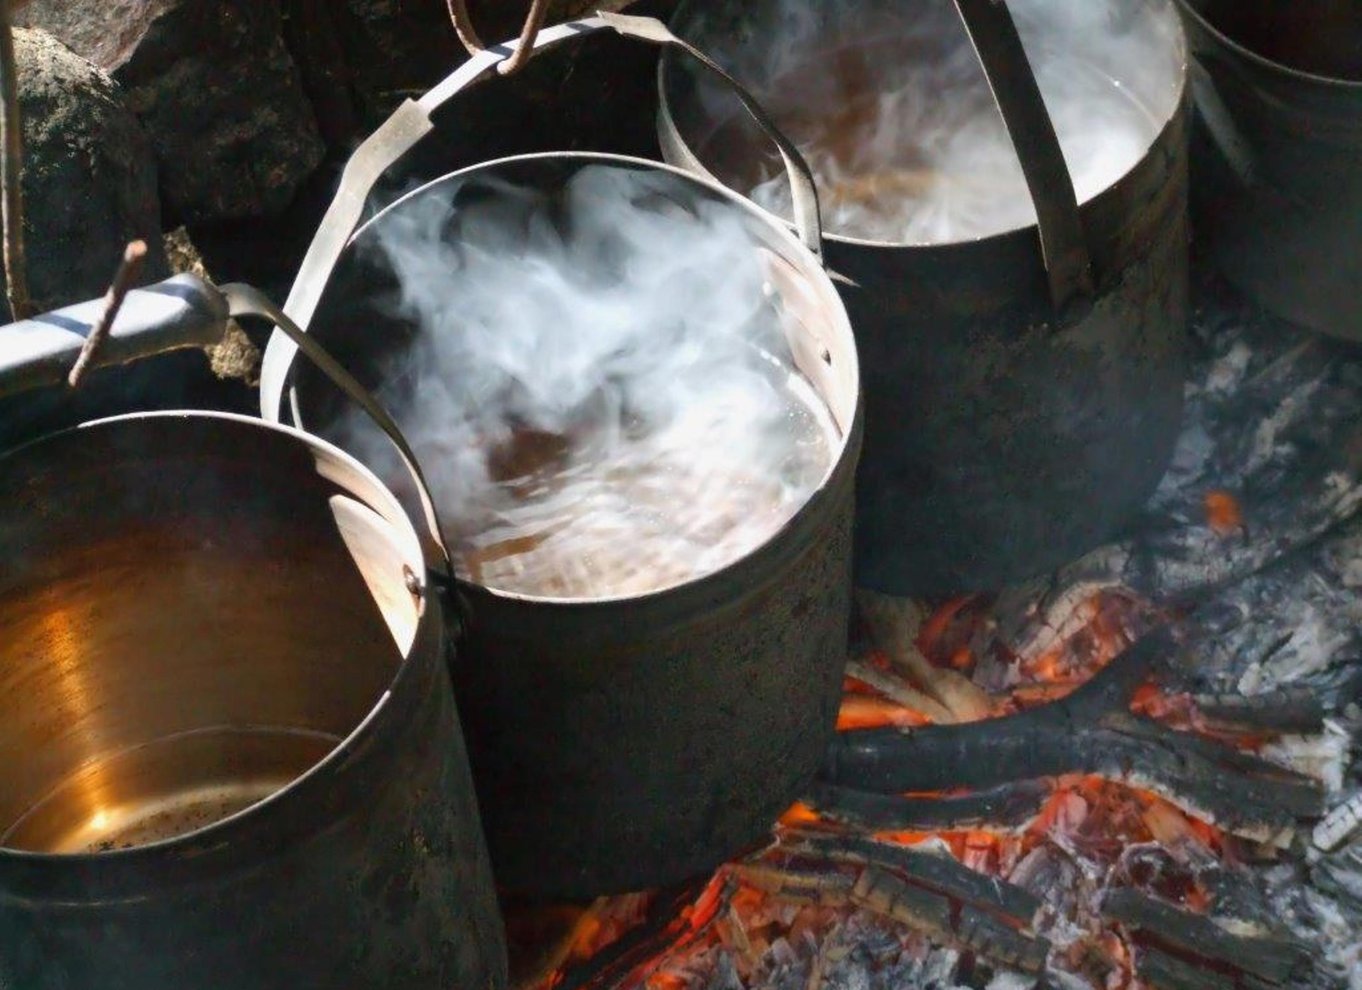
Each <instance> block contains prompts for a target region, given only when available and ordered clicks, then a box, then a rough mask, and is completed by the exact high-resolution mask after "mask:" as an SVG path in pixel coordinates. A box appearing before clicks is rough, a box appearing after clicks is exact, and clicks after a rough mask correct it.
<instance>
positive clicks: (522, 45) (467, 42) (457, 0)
mask: <svg viewBox="0 0 1362 990" xmlns="http://www.w3.org/2000/svg"><path fill="white" fill-rule="evenodd" d="M0 2H2V0H0ZM445 5H446V6H447V7H448V8H449V19H450V20H451V21H453V22H454V31H455V33H456V34H458V36H459V40H460V41H461V42H463V46H464V47H465V48H467V49H468V54H470V55H477V54H478V53H479V52H481V51H483V50H485V49H486V47H487V46H486V45H484V44H483V42H482V38H481V36H480V35H479V34H478V31H477V28H475V27H474V26H473V18H472V17H471V16H470V15H469V13H468V3H467V0H445ZM548 15H549V0H532V2H531V4H530V11H529V13H528V14H527V15H526V16H525V24H524V26H523V27H522V28H521V29H520V42H519V44H518V45H517V46H516V50H515V51H514V52H512V53H511V56H510V57H509V58H507V59H504V60H502V61H501V62H500V63H498V65H497V72H498V73H500V74H501V75H503V76H509V75H511V74H512V73H515V72H519V71H520V69H521V67H522V66H524V64H525V63H526V62H528V61H529V60H530V56H531V55H532V54H534V42H535V39H536V38H537V37H538V36H539V30H540V29H541V28H542V27H543V26H544V21H545V20H546V19H547V18H548Z"/></svg>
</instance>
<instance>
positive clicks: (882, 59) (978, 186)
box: [701, 44, 1160, 244]
mask: <svg viewBox="0 0 1362 990" xmlns="http://www.w3.org/2000/svg"><path fill="white" fill-rule="evenodd" d="M811 57H812V53H811ZM973 59H974V54H973V51H972V50H968V49H965V50H961V51H955V52H952V53H950V54H948V55H941V54H930V53H927V54H924V53H922V52H918V51H909V52H904V51H901V50H898V49H897V48H896V47H894V46H889V45H885V44H878V45H877V44H870V45H865V46H862V47H854V48H852V47H848V48H842V49H840V50H837V51H835V52H832V53H823V54H820V55H819V56H818V68H817V69H815V68H814V67H813V65H812V64H811V65H809V66H803V67H801V68H800V69H798V70H797V71H796V72H792V73H790V74H788V75H782V76H779V77H777V78H776V79H775V81H774V83H773V84H771V85H769V86H768V87H766V88H765V89H764V91H763V92H762V93H761V94H760V95H761V98H762V99H763V100H764V101H765V104H766V107H767V109H768V110H769V111H770V112H771V114H772V116H773V117H774V118H775V119H776V120H777V121H778V122H779V124H780V125H781V127H782V128H783V129H785V131H786V133H787V134H789V135H790V136H791V137H792V138H793V139H794V140H795V142H796V143H797V144H798V145H799V147H800V149H801V151H803V153H804V155H805V157H806V158H807V159H808V161H809V164H810V165H811V166H812V168H813V170H814V172H815V175H816V177H817V181H818V187H819V193H820V196H821V202H822V206H823V212H824V222H825V224H826V226H827V229H828V230H829V231H830V232H833V233H837V234H842V235H845V236H849V237H857V238H862V239H867V240H875V241H884V242H891V243H900V244H938V243H951V242H956V241H963V240H970V239H975V238H979V237H986V236H990V235H993V234H998V233H1001V232H1004V231H1008V230H1014V229H1016V228H1019V227H1024V226H1027V225H1029V224H1032V223H1035V221H1036V213H1035V209H1034V206H1033V205H1032V202H1031V197H1030V193H1029V192H1028V189H1027V186H1026V181H1025V177H1024V175H1023V174H1022V170H1021V165H1020V164H1019V162H1018V160H1017V155H1016V151H1015V150H1014V149H1013V147H1012V143H1011V140H1010V139H1009V137H1008V134H1007V130H1006V128H1005V127H1004V125H1003V121H1002V116H1001V114H1000V113H999V112H998V109H997V106H996V104H995V103H994V100H993V96H992V93H991V92H990V90H989V88H988V85H987V82H986V81H985V79H984V77H983V75H982V72H981V70H979V68H978V66H977V63H975V62H973ZM1035 62H1036V64H1037V74H1038V78H1039V81H1040V84H1041V90H1042V93H1043V94H1044V95H1045V99H1046V105H1047V108H1048V110H1049V112H1050V116H1051V119H1052V120H1053V122H1054V125H1055V130H1056V133H1057V134H1058V136H1059V140H1060V145H1061V147H1062V149H1063V151H1064V157H1065V160H1066V162H1067V163H1068V166H1069V172H1070V175H1071V177H1072V179H1073V182H1074V187H1075V191H1076V192H1077V195H1078V200H1079V202H1080V203H1081V202H1085V201H1087V200H1088V199H1091V198H1092V197H1093V196H1096V195H1097V194H1098V193H1100V192H1102V191H1103V190H1104V189H1107V188H1108V187H1110V186H1111V185H1113V184H1114V183H1116V182H1117V181H1118V180H1119V179H1120V178H1121V177H1122V176H1124V175H1125V174H1126V173H1127V172H1129V171H1130V170H1131V169H1132V168H1133V167H1134V166H1135V165H1136V164H1137V163H1138V162H1139V161H1140V159H1141V158H1142V157H1143V156H1144V154H1145V152H1146V151H1147V150H1148V148H1149V146H1150V145H1151V144H1152V143H1153V141H1154V139H1155V138H1156V137H1157V135H1158V133H1159V128H1160V124H1159V122H1158V120H1157V119H1156V117H1155V115H1154V114H1153V113H1151V112H1150V110H1149V109H1148V108H1147V107H1146V106H1145V105H1144V104H1143V103H1141V102H1140V101H1139V100H1138V99H1137V98H1136V97H1135V96H1134V95H1133V94H1132V93H1131V92H1130V90H1129V89H1127V88H1126V87H1124V86H1123V85H1122V84H1121V83H1120V82H1118V81H1117V80H1115V79H1112V78H1111V77H1110V76H1109V75H1107V74H1105V73H1104V72H1101V71H1099V70H1097V69H1095V68H1093V67H1092V66H1090V65H1088V64H1086V63H1083V62H1081V61H1077V60H1075V59H1072V58H1069V59H1065V58H1061V57H1059V56H1058V54H1057V53H1053V52H1051V53H1048V54H1046V55H1042V56H1041V57H1039V58H1037V59H1035ZM814 72H817V73H819V74H820V75H821V76H822V78H821V79H820V80H819V81H818V83H817V84H816V85H815V86H813V87H812V94H811V91H810V87H809V86H805V85H801V81H800V77H801V76H803V77H804V78H807V77H808V75H809V74H810V73H814ZM749 133H750V129H749V126H748V125H747V124H746V122H745V121H742V120H737V119H734V120H732V121H730V122H729V123H727V124H726V125H725V126H722V127H720V128H719V129H718V131H716V132H715V134H714V135H713V136H712V137H711V138H710V139H709V140H708V141H707V142H705V143H704V145H703V147H702V149H701V158H702V159H704V160H706V161H714V160H718V161H720V162H722V161H723V160H724V159H725V158H728V159H730V160H731V159H732V158H733V156H732V152H731V150H730V147H729V146H731V145H733V144H735V143H742V144H744V146H746V147H749V148H750V147H751V146H747V145H746V141H747V137H746V136H745V135H747V134H749ZM740 135H744V136H740ZM778 164H779V163H778V161H777V160H772V159H766V160H765V161H764V164H763V165H762V169H761V173H760V174H759V175H752V176H750V177H749V178H748V179H747V180H746V181H740V182H739V185H740V186H741V187H742V188H747V189H748V190H749V191H750V194H751V196H752V198H753V199H754V200H755V201H756V202H758V203H759V204H761V205H762V206H764V207H765V208H767V209H769V210H771V211H772V212H775V213H778V214H780V215H782V216H790V215H791V212H792V211H791V206H790V194H789V187H788V184H787V182H786V180H785V178H784V174H783V171H782V170H781V169H780V168H779V167H778ZM721 173H722V169H721ZM721 178H725V179H727V180H728V181H734V176H732V175H727V176H725V175H723V174H721Z"/></svg>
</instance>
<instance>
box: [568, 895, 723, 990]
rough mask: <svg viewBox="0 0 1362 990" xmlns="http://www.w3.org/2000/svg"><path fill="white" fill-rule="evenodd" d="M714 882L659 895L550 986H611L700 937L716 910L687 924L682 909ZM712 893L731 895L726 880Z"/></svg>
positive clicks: (592, 989)
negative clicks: (633, 923) (629, 923)
mask: <svg viewBox="0 0 1362 990" xmlns="http://www.w3.org/2000/svg"><path fill="white" fill-rule="evenodd" d="M716 882H719V881H716V880H711V881H709V882H708V883H698V884H687V885H685V886H682V887H678V888H675V889H673V890H671V891H667V892H662V893H659V894H658V896H657V898H656V899H655V900H654V901H653V903H652V905H651V906H650V907H649V909H648V914H647V917H646V918H644V920H643V921H642V922H641V923H640V924H638V925H637V926H635V927H634V928H632V929H630V930H629V931H627V932H625V933H624V934H623V935H621V936H620V937H619V938H617V939H616V940H615V941H613V942H611V943H610V944H609V945H607V946H605V947H604V948H603V949H601V950H600V951H599V952H596V953H595V954H594V955H592V956H591V958H590V959H588V960H586V961H585V962H583V963H581V964H580V965H578V966H573V967H570V968H568V969H566V970H564V972H563V977H562V979H561V980H560V981H559V982H558V983H557V984H556V985H555V990H614V988H616V987H621V986H624V985H626V984H630V983H632V981H633V980H634V978H635V977H636V976H637V975H638V974H639V973H640V972H642V971H644V970H646V969H647V968H648V967H649V966H651V965H652V964H654V963H655V962H657V961H659V960H660V959H661V957H662V956H663V954H664V953H666V952H667V951H668V950H670V949H674V948H677V947H679V946H681V945H682V944H684V943H686V942H690V941H693V940H694V939H696V938H698V937H700V936H701V935H703V934H704V932H705V931H706V930H707V929H708V927H709V925H710V924H712V923H713V921H714V919H715V918H717V916H718V915H719V914H721V913H722V912H719V911H715V912H712V913H711V914H709V915H708V916H707V918H705V919H702V920H701V921H700V922H699V923H698V924H694V925H692V924H690V923H688V922H687V920H686V919H687V917H688V912H692V911H693V909H694V908H695V906H696V904H697V903H698V902H699V901H700V900H701V899H702V898H703V897H704V896H705V895H706V894H707V893H710V892H712V891H713V889H714V885H715V883H716ZM717 896H718V897H719V898H720V900H722V901H727V900H729V899H730V898H731V897H732V887H731V884H727V883H725V884H723V886H721V887H720V888H719V889H718V892H717Z"/></svg>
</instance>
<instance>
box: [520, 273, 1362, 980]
mask: <svg viewBox="0 0 1362 990" xmlns="http://www.w3.org/2000/svg"><path fill="white" fill-rule="evenodd" d="M1200 294H1201V297H1202V299H1201V302H1202V306H1201V310H1200V312H1199V315H1198V320H1197V328H1196V339H1197V342H1198V344H1199V349H1200V355H1199V361H1198V365H1197V369H1196V374H1195V376H1194V378H1193V383H1194V384H1193V385H1192V386H1191V389H1190V391H1189V399H1190V403H1189V407H1190V415H1189V418H1188V421H1187V424H1186V427H1185V429H1184V433H1183V438H1182V442H1181V444H1180V447H1179V455H1178V458H1177V461H1176V463H1175V467H1174V470H1173V472H1172V473H1171V474H1170V477H1169V478H1168V480H1167V481H1166V482H1165V484H1164V486H1163V487H1162V488H1161V490H1160V492H1159V494H1158V495H1157V496H1156V498H1155V500H1154V502H1153V504H1152V505H1151V508H1150V510H1149V512H1148V513H1147V514H1146V517H1145V518H1144V519H1142V520H1141V523H1140V525H1139V526H1138V527H1136V528H1135V529H1133V530H1132V531H1131V532H1130V533H1129V534H1128V535H1127V536H1126V538H1125V539H1123V540H1121V541H1120V542H1118V543H1115V544H1113V545H1110V546H1108V547H1105V548H1102V549H1100V550H1098V551H1096V552H1094V553H1092V554H1090V555H1088V556H1087V557H1085V558H1083V559H1082V560H1080V561H1077V562H1075V563H1074V564H1072V565H1070V566H1069V567H1067V568H1064V569H1063V570H1061V571H1060V572H1058V573H1057V574H1055V575H1052V576H1050V577H1049V578H1047V579H1045V580H1044V581H1039V582H1034V583H1033V584H1031V585H1029V586H1026V587H1020V588H1013V589H1009V590H1007V591H1004V592H1002V593H1000V594H996V595H973V596H966V597H960V598H956V599H953V600H949V601H946V602H941V603H936V604H935V605H933V606H932V607H930V608H927V607H924V606H922V605H920V604H919V603H916V602H912V601H909V600H906V599H896V598H891V597H888V596H884V595H877V594H874V593H869V592H864V591H862V592H860V593H859V596H858V601H859V614H860V636H859V637H858V638H857V639H856V640H855V641H854V642H853V647H852V651H851V653H852V655H851V657H850V659H849V661H848V664H847V669H846V677H845V680H844V684H843V692H844V693H843V701H842V706H841V711H840V715H839V720H838V736H837V739H836V742H835V743H834V745H833V746H832V747H831V749H830V750H829V752H828V755H827V759H826V762H825V764H824V767H823V769H822V771H821V773H820V775H819V779H818V780H817V781H816V782H814V783H813V784H812V785H811V786H810V787H809V789H808V792H807V795H806V798H805V800H804V801H802V802H800V803H798V804H796V805H795V806H794V807H792V808H791V809H790V810H789V811H788V812H787V813H786V814H785V815H784V816H783V817H782V818H781V820H780V822H779V823H778V825H777V826H776V827H775V829H774V831H773V833H772V836H771V841H770V842H769V844H767V845H765V846H764V847H762V848H759V849H755V850H753V851H752V852H751V853H750V854H749V855H748V856H746V857H744V858H741V859H738V860H735V861H733V862H730V863H728V864H725V865H724V866H722V867H720V868H719V869H718V870H717V871H716V872H715V873H714V874H713V875H712V876H711V877H709V878H707V879H706V880H705V881H703V882H700V883H697V884H695V885H692V886H689V887H685V888H680V889H671V890H664V891H653V892H647V893H640V894H632V895H627V896H622V897H613V898H603V899H601V900H598V901H596V902H595V903H593V904H590V905H576V906H572V907H558V908H553V909H546V908H543V907H542V906H541V907H537V908H524V909H521V910H513V911H512V913H511V921H510V927H511V932H512V936H513V941H519V942H520V943H521V948H522V949H526V948H528V947H529V945H531V944H534V945H535V946H536V947H537V948H540V949H543V947H544V946H545V945H549V944H550V943H551V944H552V948H551V949H550V950H548V956H549V962H548V964H547V965H543V966H541V969H540V971H539V972H536V973H533V974H523V975H524V977H525V978H524V982H523V984H522V985H524V986H533V987H535V988H537V990H632V988H647V990H719V988H722V990H739V988H780V990H785V988H793V990H816V988H821V987H828V988H858V990H859V988H862V987H867V988H868V987H881V986H883V987H895V988H900V987H914V988H916V987H923V988H926V987H933V988H935V987H942V988H947V987H949V988H955V987H990V988H1006V987H1030V986H1038V985H1046V986H1051V987H1063V988H1081V987H1090V988H1104V990H1107V988H1110V990H1116V988H1131V990H1133V988H1160V990H1183V988H1187V990H1192V988H1205V987H1216V988H1220V987H1224V988H1270V987H1293V988H1295V987H1316V986H1318V987H1326V986H1342V985H1347V980H1348V979H1352V980H1353V981H1355V980H1356V979H1357V976H1358V966H1359V962H1358V957H1357V952H1358V948H1357V946H1356V944H1355V941H1354V940H1353V939H1352V937H1351V935H1350V932H1351V931H1352V930H1353V929H1352V927H1351V924H1352V923H1351V922H1350V921H1349V920H1348V919H1349V918H1352V917H1354V914H1353V913H1354V912H1356V910H1357V908H1358V901H1357V900H1356V897H1357V893H1358V891H1359V890H1362V857H1359V856H1358V855H1357V853H1356V852H1348V851H1347V849H1346V843H1347V840H1348V839H1349V838H1350V836H1351V833H1352V832H1353V831H1354V830H1356V829H1357V828H1358V827H1359V824H1360V823H1359V815H1358V810H1357V809H1356V808H1355V807H1350V802H1348V801H1347V800H1346V794H1347V792H1349V789H1350V786H1351V785H1348V784H1347V783H1346V782H1345V776H1346V775H1345V767H1347V766H1348V764H1349V762H1350V760H1349V754H1348V748H1349V745H1348V740H1349V735H1348V731H1349V729H1350V728H1351V723H1352V722H1354V721H1356V719H1357V716H1358V714H1359V713H1358V711H1357V707H1356V704H1355V703H1354V701H1353V700H1352V699H1353V698H1354V697H1355V696H1356V693H1357V687H1358V685H1359V679H1358V678H1357V676H1356V675H1353V674H1351V673H1349V670H1348V660H1349V658H1350V657H1351V656H1352V655H1353V650H1354V649H1355V647H1356V637H1355V633H1354V631H1353V629H1352V628H1351V626H1352V624H1353V623H1354V622H1355V618H1356V605H1355V604H1354V603H1352V601H1351V596H1350V593H1349V592H1348V586H1349V584H1350V583H1352V582H1355V581H1356V580H1357V577H1358V575H1357V574H1356V565H1355V563H1350V562H1349V561H1350V560H1351V557H1350V550H1351V549H1352V548H1354V547H1355V546H1356V543H1357V540H1358V538H1359V530H1358V528H1357V526H1356V524H1355V523H1351V522H1350V517H1351V516H1352V513H1353V510H1354V509H1355V507H1356V505H1357V499H1358V492H1359V487H1358V486H1359V475H1358V472H1357V470H1356V464H1355V461H1356V458H1357V457H1358V451H1359V450H1362V447H1359V441H1360V440H1362V434H1359V433H1358V430H1359V425H1358V423H1359V420H1358V419H1357V413H1358V412H1359V406H1362V390H1359V389H1358V385H1359V384H1362V383H1359V382H1357V381H1355V378H1356V369H1355V368H1354V367H1352V366H1351V365H1350V364H1349V362H1348V359H1347V354H1346V351H1343V350H1342V349H1341V348H1339V347H1337V346H1336V345H1331V344H1328V343H1325V342H1322V341H1320V340H1315V339H1309V338H1306V337H1304V336H1301V335H1299V334H1297V333H1295V332H1293V331H1290V330H1288V329H1286V328H1285V327H1283V326H1281V325H1280V324H1277V323H1275V322H1273V321H1271V320H1270V319H1269V318H1267V317H1265V316H1263V315H1262V314H1261V313H1259V312H1257V311H1256V310H1252V309H1249V308H1248V307H1246V306H1244V305H1242V304H1240V303H1238V302H1237V301H1236V300H1235V299H1233V298H1232V297H1231V296H1230V295H1229V294H1228V292H1227V291H1226V290H1225V289H1223V288H1222V287H1221V286H1219V285H1217V284H1210V283H1203V284H1202V286H1201V293H1200ZM1306 399H1308V401H1305V400H1306ZM1248 409H1253V410H1255V412H1256V414H1257V415H1256V416H1255V417H1248V416H1245V415H1244V412H1245V410H1248ZM1263 424H1267V425H1266V426H1264V425H1263ZM1324 436H1329V437H1331V438H1333V442H1332V443H1330V444H1328V445H1324V444H1322V443H1320V442H1319V441H1320V440H1322V438H1323V437H1324ZM1246 452H1248V455H1247V456H1246V457H1245V459H1244V460H1242V461H1239V462H1233V461H1231V460H1230V458H1231V457H1232V456H1236V455H1237V456H1240V457H1244V456H1245V453H1246ZM1320 459H1323V460H1325V461H1328V462H1329V463H1328V465H1327V466H1326V465H1321V464H1319V463H1318V462H1319V460H1320ZM1307 465H1313V466H1312V467H1311V469H1309V470H1307V467H1306V466H1307ZM1321 467H1323V468H1324V470H1320V468H1321ZM1227 468H1229V469H1230V470H1227ZM1331 568H1334V570H1331ZM1338 568H1342V569H1343V572H1342V573H1340V571H1339V570H1337V569H1338ZM1269 591H1271V592H1273V593H1274V596H1273V597H1271V598H1270V597H1269V596H1268V592H1269ZM1307 616H1308V617H1309V621H1308V622H1306V621H1303V619H1304V618H1305V617H1307ZM1326 712H1328V713H1331V714H1329V715H1327V716H1326ZM1355 803H1356V802H1355V801H1354V802H1351V804H1355ZM1330 808H1332V809H1334V811H1333V813H1332V814H1328V813H1327V812H1328V809H1330ZM546 932H551V933H552V935H547V934H546ZM535 958H536V959H539V960H541V962H542V960H543V959H544V955H543V954H542V953H540V954H536V955H535ZM1354 985H1355V983H1354Z"/></svg>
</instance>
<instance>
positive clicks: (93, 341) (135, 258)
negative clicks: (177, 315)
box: [0, 0, 147, 388]
mask: <svg viewBox="0 0 1362 990" xmlns="http://www.w3.org/2000/svg"><path fill="white" fill-rule="evenodd" d="M0 2H3V0H0ZM146 256H147V243H146V241H133V242H132V243H131V244H129V245H128V246H127V247H126V248H125V249H124V251H123V261H122V263H121V264H119V266H118V271H116V272H114V277H113V282H112V283H111V284H110V285H109V291H108V292H106V293H105V294H104V311H103V312H102V313H100V314H99V322H98V323H96V324H95V326H94V329H93V330H91V331H90V336H88V337H86V338H85V346H84V347H82V348H81V349H80V357H78V358H76V363H75V364H73V365H72V366H71V373H70V374H69V375H67V376H66V383H67V384H68V385H70V386H71V387H72V388H75V387H76V386H78V385H79V384H80V382H81V379H82V378H84V377H85V372H86V371H87V370H88V369H89V367H90V364H91V363H92V362H93V361H94V359H95V354H96V352H97V351H98V350H99V348H100V346H101V345H102V344H103V343H104V340H105V338H107V337H108V336H109V331H110V330H112V329H113V324H114V320H115V319H117V318H118V311H119V310H120V309H122V308H123V300H124V299H125V298H126V297H127V295H128V290H129V289H131V288H132V284H133V282H135V281H136V280H137V275H138V273H139V272H141V270H142V262H143V260H144V259H145V258H146Z"/></svg>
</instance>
